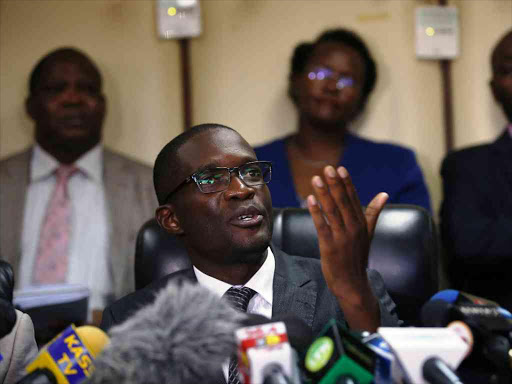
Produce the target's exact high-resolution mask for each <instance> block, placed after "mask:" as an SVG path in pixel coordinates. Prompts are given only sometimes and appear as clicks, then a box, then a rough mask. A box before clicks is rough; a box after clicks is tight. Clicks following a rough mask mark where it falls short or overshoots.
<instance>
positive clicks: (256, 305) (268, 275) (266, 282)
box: [194, 247, 276, 381]
mask: <svg viewBox="0 0 512 384" xmlns="http://www.w3.org/2000/svg"><path fill="white" fill-rule="evenodd" d="M275 269H276V260H275V258H274V254H273V253H272V250H271V249H270V247H268V253H267V258H266V259H265V261H264V263H263V265H262V266H261V267H260V269H258V271H257V272H256V273H255V274H254V276H253V277H251V279H250V280H249V281H248V282H247V283H246V284H245V285H244V286H245V287H247V288H251V289H252V290H253V291H255V292H256V294H255V295H254V296H253V297H252V298H251V300H250V301H249V306H248V307H247V313H256V314H258V315H263V316H265V317H268V318H269V319H270V318H271V317H272V293H273V282H274V271H275ZM194 273H195V275H196V278H197V281H198V282H199V284H200V285H202V286H203V287H206V288H208V289H209V290H210V291H211V292H213V293H215V294H216V295H217V296H219V297H222V296H223V295H224V294H225V293H226V292H227V290H228V289H229V288H231V287H232V285H231V284H228V283H225V282H224V281H220V280H217V279H215V278H214V277H211V276H208V275H207V274H205V273H203V272H201V271H200V270H199V269H197V268H196V267H194ZM228 368H229V361H227V362H226V363H224V364H223V365H222V370H223V372H224V377H225V378H226V381H227V380H228Z"/></svg>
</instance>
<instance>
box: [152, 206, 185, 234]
mask: <svg viewBox="0 0 512 384" xmlns="http://www.w3.org/2000/svg"><path fill="white" fill-rule="evenodd" d="M155 215H156V220H157V221H158V224H160V226H161V227H162V228H163V229H165V230H166V231H167V232H169V233H172V234H173V235H180V234H182V233H183V229H182V228H181V224H180V221H179V219H178V217H177V216H176V211H175V210H174V207H173V205H172V204H165V205H161V206H159V207H158V208H157V209H156V213H155Z"/></svg>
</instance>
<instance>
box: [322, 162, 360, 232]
mask: <svg viewBox="0 0 512 384" xmlns="http://www.w3.org/2000/svg"><path fill="white" fill-rule="evenodd" d="M324 174H325V179H326V181H327V184H328V186H329V192H330V195H331V197H332V199H333V200H334V202H335V204H336V209H337V211H338V214H339V215H340V216H341V217H342V219H343V223H344V224H345V227H352V226H353V225H354V224H356V223H357V221H358V217H357V214H356V211H355V210H354V207H353V206H352V201H351V199H350V196H349V194H348V191H347V188H346V186H345V182H344V181H343V179H342V178H341V177H340V174H339V173H337V172H336V170H335V169H334V168H333V167H331V166H327V167H325V168H324ZM346 176H348V173H347V174H346Z"/></svg>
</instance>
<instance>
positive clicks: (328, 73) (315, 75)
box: [308, 67, 355, 89]
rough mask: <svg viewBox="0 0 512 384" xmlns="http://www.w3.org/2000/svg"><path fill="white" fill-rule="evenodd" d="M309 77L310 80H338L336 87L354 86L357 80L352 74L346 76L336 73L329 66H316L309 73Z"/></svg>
mask: <svg viewBox="0 0 512 384" xmlns="http://www.w3.org/2000/svg"><path fill="white" fill-rule="evenodd" d="M308 79H310V80H319V81H322V80H326V79H332V80H336V88H337V89H343V88H347V87H353V86H354V84H355V80H354V79H353V78H352V77H350V76H344V75H336V73H335V72H334V71H333V70H332V69H329V68H325V67H316V68H314V69H312V70H311V71H310V72H309V73H308Z"/></svg>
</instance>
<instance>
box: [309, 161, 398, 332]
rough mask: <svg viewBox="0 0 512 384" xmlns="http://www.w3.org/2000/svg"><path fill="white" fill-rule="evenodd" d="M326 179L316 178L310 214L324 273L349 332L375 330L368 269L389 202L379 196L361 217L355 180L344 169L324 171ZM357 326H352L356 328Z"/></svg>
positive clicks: (375, 313)
mask: <svg viewBox="0 0 512 384" xmlns="http://www.w3.org/2000/svg"><path fill="white" fill-rule="evenodd" d="M324 179H325V181H326V182H325V181H324V180H322V178H321V177H320V176H314V177H313V178H312V185H313V189H314V191H315V195H316V198H315V196H313V195H310V196H308V209H309V212H310V213H311V216H312V218H313V222H314V224H315V227H316V230H317V232H318V243H319V246H320V256H321V265H322V272H323V274H324V278H325V281H326V282H327V286H328V287H329V289H330V290H331V292H332V293H333V294H334V295H335V296H336V297H337V298H338V302H339V303H340V306H341V307H342V309H343V311H344V313H345V316H346V317H347V321H348V322H349V324H350V325H351V327H354V326H355V327H356V328H364V329H370V330H374V329H373V328H374V327H375V328H376V326H378V323H379V318H378V313H379V312H378V303H377V300H376V299H375V297H374V296H373V293H372V291H371V288H370V284H369V281H368V276H367V274H366V268H367V266H368V253H369V250H370V243H371V239H372V237H373V233H374V230H375V226H376V224H377V219H378V217H379V214H380V212H381V211H382V208H383V207H384V204H385V203H386V201H387V199H388V195H387V194H386V193H379V194H378V195H377V196H375V197H374V198H373V200H372V201H371V202H370V204H369V205H368V207H367V208H366V211H365V212H364V213H363V210H362V207H361V203H360V202H359V198H358V196H357V192H356V190H355V188H354V185H353V184H352V180H351V178H350V176H349V174H348V172H347V170H346V169H345V168H343V167H339V168H338V169H337V171H336V170H335V169H334V168H333V167H332V166H327V167H325V169H324ZM353 323H354V324H353Z"/></svg>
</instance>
